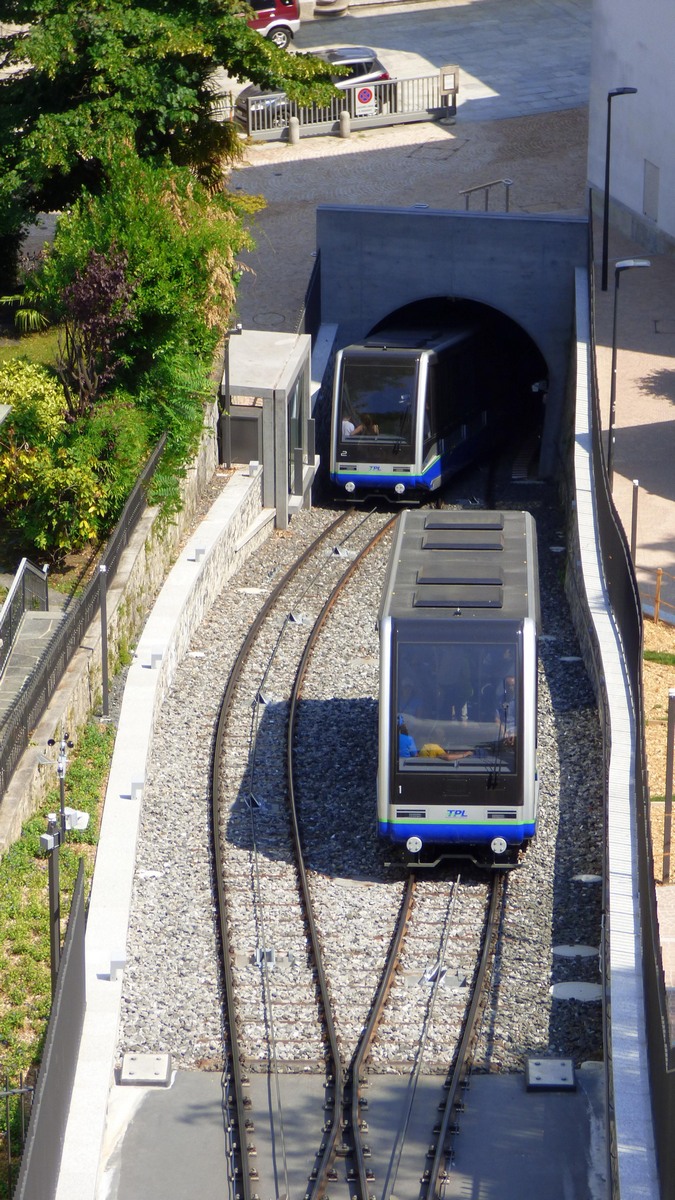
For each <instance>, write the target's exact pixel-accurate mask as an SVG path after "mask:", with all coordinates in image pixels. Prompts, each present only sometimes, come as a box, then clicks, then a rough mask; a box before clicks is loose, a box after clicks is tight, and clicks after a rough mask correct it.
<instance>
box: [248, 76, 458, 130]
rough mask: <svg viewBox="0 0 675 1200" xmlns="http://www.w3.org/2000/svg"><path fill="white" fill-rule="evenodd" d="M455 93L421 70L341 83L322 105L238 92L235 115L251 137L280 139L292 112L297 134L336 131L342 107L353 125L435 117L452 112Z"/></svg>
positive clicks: (280, 95) (365, 126)
mask: <svg viewBox="0 0 675 1200" xmlns="http://www.w3.org/2000/svg"><path fill="white" fill-rule="evenodd" d="M456 95H457V93H456V91H455V92H450V93H447V92H445V91H444V90H443V88H442V85H441V78H440V76H439V75H425V76H419V77H413V78H411V79H387V80H383V81H382V82H380V83H367V84H363V86H361V87H350V88H346V89H345V90H344V91H343V92H341V93H340V95H339V96H335V97H334V99H333V100H331V102H330V104H328V105H325V106H323V105H316V104H311V105H300V104H297V103H296V101H295V100H290V99H289V98H288V96H286V95H284V94H283V93H281V92H276V93H272V92H270V93H268V94H264V93H263V94H262V95H257V96H246V97H244V98H243V99H242V98H241V97H240V99H239V100H238V101H237V104H236V105H235V118H236V120H237V123H238V124H239V125H240V126H241V128H242V129H244V130H245V131H246V133H247V134H248V136H249V137H250V138H253V139H254V140H256V141H282V140H284V139H286V138H287V137H288V133H289V126H290V121H291V118H292V117H294V118H296V120H297V121H298V125H299V132H300V137H311V136H312V135H315V136H316V135H324V136H325V135H326V134H329V133H339V132H340V124H341V114H342V113H347V114H348V116H349V120H350V124H353V126H354V127H356V128H358V129H372V128H374V127H376V126H378V125H397V124H401V125H403V124H407V123H411V122H414V121H437V120H440V119H441V118H443V117H452V116H454V114H455V112H456ZM342 120H343V121H344V118H342Z"/></svg>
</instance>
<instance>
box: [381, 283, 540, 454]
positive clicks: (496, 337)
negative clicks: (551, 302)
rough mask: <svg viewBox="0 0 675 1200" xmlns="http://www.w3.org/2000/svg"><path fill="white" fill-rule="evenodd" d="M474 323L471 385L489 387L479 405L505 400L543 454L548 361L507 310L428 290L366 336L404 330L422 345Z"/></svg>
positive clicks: (519, 430)
mask: <svg viewBox="0 0 675 1200" xmlns="http://www.w3.org/2000/svg"><path fill="white" fill-rule="evenodd" d="M469 329H471V330H473V331H476V335H475V336H474V338H473V340H472V346H473V347H474V348H475V354H476V356H477V357H478V358H479V362H477V363H476V369H475V373H474V374H473V377H472V378H471V374H470V371H469V372H468V373H467V379H466V381H465V384H466V386H467V387H469V388H470V387H471V386H473V387H475V388H476V389H478V390H480V389H481V388H483V389H484V390H485V391H486V393H488V394H486V395H484V396H480V397H477V401H478V403H479V405H480V407H486V408H487V407H492V406H493V405H495V404H496V405H497V406H502V405H503V407H504V410H505V412H506V413H507V414H508V416H509V419H511V418H512V420H513V424H512V426H511V432H512V433H513V434H514V436H518V434H521V435H522V439H523V440H525V441H526V442H527V444H528V445H529V447H530V452H531V453H532V455H533V458H535V459H538V446H539V441H540V439H541V433H542V429H543V423H544V414H545V404H546V397H547V394H548V367H547V364H546V360H545V358H544V356H543V354H542V353H541V351H540V349H539V347H538V346H537V345H536V343H535V342H534V340H533V339H532V338H531V337H530V335H529V334H528V333H527V332H526V330H524V329H523V328H522V327H521V326H520V325H519V324H518V323H517V322H516V321H514V320H513V319H512V318H511V317H509V316H508V315H507V314H506V313H503V312H500V311H499V310H498V309H496V308H494V307H493V306H492V305H488V304H484V303H482V302H480V301H476V300H470V299H467V298H465V297H455V296H427V297H424V298H422V299H420V300H415V301H413V302H412V303H409V304H404V305H402V306H401V307H399V308H397V309H394V310H393V311H392V312H391V313H388V314H387V316H386V317H383V318H380V320H378V321H377V322H376V323H375V325H373V327H372V328H371V329H370V330H369V331H368V333H367V335H366V339H365V340H366V343H367V342H368V341H369V340H371V339H378V340H382V339H386V336H387V333H388V332H390V333H391V334H392V337H393V336H396V337H397V338H398V337H400V336H401V335H404V334H405V335H408V336H409V338H410V341H411V342H415V340H416V339H417V340H418V342H419V344H420V345H423V344H424V343H425V342H428V341H430V340H434V339H437V338H439V337H441V336H443V335H444V334H449V333H453V332H455V331H457V332H460V331H464V330H469ZM535 443H536V444H535Z"/></svg>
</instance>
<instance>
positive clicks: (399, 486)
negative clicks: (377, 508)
mask: <svg viewBox="0 0 675 1200" xmlns="http://www.w3.org/2000/svg"><path fill="white" fill-rule="evenodd" d="M394 491H395V492H396V495H397V496H402V495H403V493H404V491H405V484H404V483H395V484H394Z"/></svg>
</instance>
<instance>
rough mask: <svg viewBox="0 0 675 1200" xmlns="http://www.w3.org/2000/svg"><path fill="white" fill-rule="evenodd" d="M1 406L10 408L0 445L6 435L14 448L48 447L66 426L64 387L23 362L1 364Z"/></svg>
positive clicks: (2, 430)
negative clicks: (21, 446)
mask: <svg viewBox="0 0 675 1200" xmlns="http://www.w3.org/2000/svg"><path fill="white" fill-rule="evenodd" d="M0 404H11V406H12V411H11V413H10V416H9V419H8V422H7V424H6V427H5V428H3V427H2V426H0V444H1V442H2V441H4V440H5V437H6V436H7V434H8V433H9V434H10V436H11V439H12V442H13V444H14V445H28V446H32V445H33V444H34V443H36V442H37V443H46V444H50V443H52V442H54V441H55V440H56V439H57V437H58V436H59V434H61V433H62V432H63V429H64V427H65V415H64V402H63V388H62V387H61V385H60V383H59V381H58V379H57V378H56V377H55V375H54V374H53V372H50V371H48V370H46V369H45V368H44V367H41V366H38V365H37V364H35V363H31V362H28V361H27V360H26V359H23V358H15V359H13V360H11V361H10V362H7V363H4V364H0ZM3 435H4V436H3Z"/></svg>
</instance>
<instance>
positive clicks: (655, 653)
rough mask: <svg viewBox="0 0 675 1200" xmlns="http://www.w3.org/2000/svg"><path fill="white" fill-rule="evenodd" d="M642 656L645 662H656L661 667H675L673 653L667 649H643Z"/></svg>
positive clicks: (674, 655)
mask: <svg viewBox="0 0 675 1200" xmlns="http://www.w3.org/2000/svg"><path fill="white" fill-rule="evenodd" d="M642 657H643V659H644V661H645V662H652V663H658V664H659V666H661V667H675V654H671V653H670V652H669V651H668V650H644V651H643V653H642Z"/></svg>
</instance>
